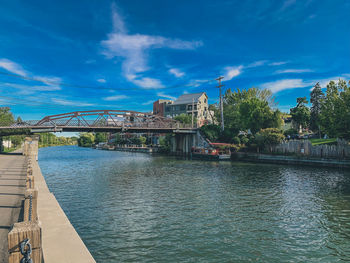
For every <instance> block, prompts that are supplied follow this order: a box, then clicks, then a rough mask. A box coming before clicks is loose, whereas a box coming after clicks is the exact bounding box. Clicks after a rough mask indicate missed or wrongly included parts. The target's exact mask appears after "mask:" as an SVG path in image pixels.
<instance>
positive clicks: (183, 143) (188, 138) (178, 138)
mask: <svg viewBox="0 0 350 263" xmlns="http://www.w3.org/2000/svg"><path fill="white" fill-rule="evenodd" d="M196 137H197V134H194V133H176V134H175V136H174V137H173V138H172V140H171V153H172V154H176V155H190V153H191V148H192V147H193V146H196V141H197V138H196Z"/></svg>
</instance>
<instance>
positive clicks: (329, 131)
mask: <svg viewBox="0 0 350 263" xmlns="http://www.w3.org/2000/svg"><path fill="white" fill-rule="evenodd" d="M310 103H311V107H308V105H307V104H308V101H307V99H306V97H303V98H297V105H296V107H294V108H292V109H291V110H290V113H291V115H292V120H293V121H294V122H295V123H296V125H297V128H299V129H300V130H301V129H303V128H304V129H309V130H311V131H313V132H316V133H317V134H318V135H319V137H322V136H324V135H327V136H328V137H331V138H343V139H347V140H348V139H350V81H349V83H346V81H345V80H341V79H340V80H339V81H338V82H335V81H330V82H329V83H328V84H327V87H326V90H325V92H324V91H323V90H322V88H321V85H320V83H316V85H315V86H314V87H313V89H312V91H311V94H310Z"/></svg>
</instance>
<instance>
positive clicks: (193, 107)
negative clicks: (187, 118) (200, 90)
mask: <svg viewBox="0 0 350 263" xmlns="http://www.w3.org/2000/svg"><path fill="white" fill-rule="evenodd" d="M193 109H194V98H192V129H193V118H194V116H193V114H194V110H193Z"/></svg>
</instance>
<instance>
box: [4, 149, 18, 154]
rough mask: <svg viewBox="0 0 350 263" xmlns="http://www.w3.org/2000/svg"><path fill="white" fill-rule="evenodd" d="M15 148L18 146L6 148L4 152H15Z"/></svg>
mask: <svg viewBox="0 0 350 263" xmlns="http://www.w3.org/2000/svg"><path fill="white" fill-rule="evenodd" d="M15 150H17V148H5V149H4V153H10V152H13V151H15Z"/></svg>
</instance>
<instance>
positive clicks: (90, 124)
mask: <svg viewBox="0 0 350 263" xmlns="http://www.w3.org/2000/svg"><path fill="white" fill-rule="evenodd" d="M0 127H6V128H32V127H55V128H64V127H86V128H109V127H115V128H125V129H128V128H139V129H142V128H145V129H147V128H153V129H156V128H159V129H192V128H196V126H194V127H192V125H191V124H185V123H180V122H142V121H134V122H130V121H115V122H109V121H105V122H102V121H99V122H96V121H94V120H85V121H77V120H74V121H70V122H69V123H67V121H65V120H55V121H50V122H41V123H39V121H37V120H29V121H23V122H16V123H13V124H11V125H6V126H4V125H1V124H0Z"/></svg>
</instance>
